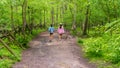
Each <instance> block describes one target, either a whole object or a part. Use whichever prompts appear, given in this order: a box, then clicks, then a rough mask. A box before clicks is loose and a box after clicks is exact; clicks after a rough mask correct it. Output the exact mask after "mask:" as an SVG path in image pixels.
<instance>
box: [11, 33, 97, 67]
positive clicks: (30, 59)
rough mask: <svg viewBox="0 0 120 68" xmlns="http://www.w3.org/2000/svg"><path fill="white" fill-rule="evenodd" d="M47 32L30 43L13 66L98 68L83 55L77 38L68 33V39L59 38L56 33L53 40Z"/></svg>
mask: <svg viewBox="0 0 120 68" xmlns="http://www.w3.org/2000/svg"><path fill="white" fill-rule="evenodd" d="M48 36H49V34H48V33H47V32H44V33H41V34H40V35H38V36H37V37H36V38H34V39H33V40H32V41H31V42H30V43H29V45H30V48H29V49H27V50H25V51H23V54H22V60H21V61H20V62H17V63H16V64H14V65H13V68H96V67H95V65H93V64H90V63H88V60H86V59H84V58H83V57H82V56H83V54H82V51H81V48H79V47H78V46H77V44H76V43H77V42H76V38H73V37H71V36H70V35H68V38H67V39H62V40H60V41H59V40H58V34H57V33H55V34H54V39H53V40H52V42H49V40H48Z"/></svg>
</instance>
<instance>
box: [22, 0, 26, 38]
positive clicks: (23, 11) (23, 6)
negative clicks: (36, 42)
mask: <svg viewBox="0 0 120 68" xmlns="http://www.w3.org/2000/svg"><path fill="white" fill-rule="evenodd" d="M26 7H27V0H24V2H23V5H22V21H23V29H22V32H23V35H24V37H25V28H26V24H27V21H26Z"/></svg>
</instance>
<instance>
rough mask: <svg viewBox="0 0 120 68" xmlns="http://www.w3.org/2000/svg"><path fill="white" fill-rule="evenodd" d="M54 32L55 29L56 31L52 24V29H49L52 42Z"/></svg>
mask: <svg viewBox="0 0 120 68" xmlns="http://www.w3.org/2000/svg"><path fill="white" fill-rule="evenodd" d="M54 30H55V29H54V27H53V25H52V24H51V25H50V27H49V29H48V31H49V33H50V36H49V39H50V41H52V39H53V33H54Z"/></svg>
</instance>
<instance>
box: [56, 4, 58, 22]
mask: <svg viewBox="0 0 120 68" xmlns="http://www.w3.org/2000/svg"><path fill="white" fill-rule="evenodd" d="M56 12H57V13H56V24H58V5H57V9H56Z"/></svg>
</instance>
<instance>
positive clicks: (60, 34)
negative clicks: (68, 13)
mask: <svg viewBox="0 0 120 68" xmlns="http://www.w3.org/2000/svg"><path fill="white" fill-rule="evenodd" d="M57 32H58V34H59V39H62V35H63V34H64V32H65V31H64V27H63V25H62V24H60V26H59V27H58V30H57Z"/></svg>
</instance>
